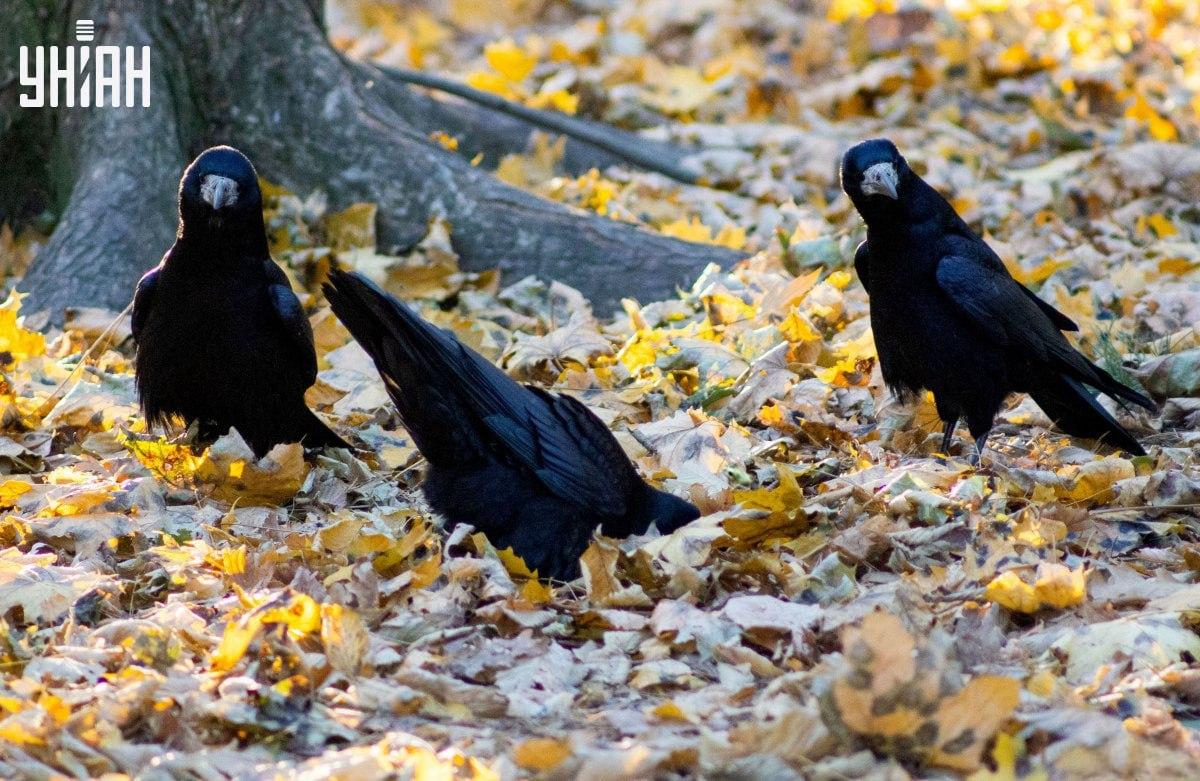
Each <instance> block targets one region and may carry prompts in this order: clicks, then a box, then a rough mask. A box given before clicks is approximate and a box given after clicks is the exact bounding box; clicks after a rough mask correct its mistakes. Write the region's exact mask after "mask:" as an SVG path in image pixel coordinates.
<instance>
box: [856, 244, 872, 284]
mask: <svg viewBox="0 0 1200 781" xmlns="http://www.w3.org/2000/svg"><path fill="white" fill-rule="evenodd" d="M854 270H855V271H857V272H858V281H859V282H861V283H862V286H863V290H866V291H867V293H868V295H869V294H870V292H871V250H870V248H869V247H868V246H867V242H865V241H864V242H863V243H862V244H859V245H858V249H857V250H855V251H854Z"/></svg>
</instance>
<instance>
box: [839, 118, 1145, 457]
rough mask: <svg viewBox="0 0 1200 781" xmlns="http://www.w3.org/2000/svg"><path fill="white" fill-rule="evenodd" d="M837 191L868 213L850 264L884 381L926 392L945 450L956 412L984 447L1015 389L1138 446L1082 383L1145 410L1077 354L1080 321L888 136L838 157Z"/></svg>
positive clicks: (1085, 433)
mask: <svg viewBox="0 0 1200 781" xmlns="http://www.w3.org/2000/svg"><path fill="white" fill-rule="evenodd" d="M841 173H842V189H843V190H845V191H846V194H847V195H849V196H850V199H851V200H852V201H853V202H854V206H855V207H856V208H857V209H858V212H859V214H861V215H862V218H863V220H864V221H866V223H867V240H866V241H864V242H863V243H862V244H861V245H859V247H858V251H857V253H856V254H855V258H854V265H855V268H856V269H857V271H858V276H859V279H860V280H861V281H862V284H863V287H865V288H866V290H867V294H868V295H869V297H870V300H871V328H872V331H873V332H874V335H875V348H876V351H877V352H878V354H879V363H880V368H881V369H882V370H883V379H884V381H885V382H887V384H888V386H889V387H890V388H891V389H892V391H893V392H894V393H896V394H897V395H898V396H900V397H904V396H910V395H912V394H915V393H918V392H920V391H921V390H924V389H928V390H930V391H932V392H933V397H934V401H935V403H936V405H937V411H938V415H939V417H941V419H942V420H943V421H944V422H945V430H944V432H943V437H942V452H947V451H948V449H949V446H950V440H951V437H952V435H953V433H954V427H955V425H956V424H957V422H958V419H959V418H960V417H965V418H966V419H967V426H968V428H969V429H970V431H971V436H972V437H974V438H975V445H976V458H978V455H979V454H982V452H983V448H984V446H985V443H986V441H987V435H988V432H989V431H990V429H991V428H992V420H993V418H994V417H995V415H996V413H997V412H998V411H999V410H1000V407H1001V405H1002V404H1003V402H1004V399H1005V397H1006V396H1007V395H1008V394H1009V393H1012V392H1014V391H1019V392H1021V391H1023V392H1026V393H1028V394H1029V395H1030V396H1032V397H1033V400H1034V401H1036V402H1037V403H1038V406H1040V407H1041V408H1042V409H1043V410H1044V411H1045V412H1046V414H1047V415H1048V416H1049V417H1050V418H1051V419H1052V420H1054V421H1055V422H1056V423H1057V424H1058V426H1059V427H1060V428H1061V429H1062V430H1063V431H1065V432H1067V433H1068V434H1071V435H1074V436H1079V437H1085V438H1089V439H1100V440H1103V441H1105V442H1107V443H1108V444H1110V445H1115V446H1117V447H1120V448H1123V449H1124V450H1126V451H1128V452H1130V453H1134V454H1137V455H1143V454H1144V452H1145V451H1144V450H1142V447H1141V445H1139V444H1138V442H1137V440H1136V439H1134V438H1133V436H1132V435H1130V434H1129V432H1127V431H1126V430H1125V429H1123V428H1121V426H1120V424H1118V423H1117V421H1116V420H1115V419H1114V418H1113V416H1112V415H1110V414H1109V413H1108V411H1107V410H1105V409H1104V407H1102V406H1101V405H1100V403H1099V402H1098V401H1097V400H1096V397H1095V396H1094V395H1093V394H1092V393H1091V392H1090V391H1089V390H1088V389H1087V387H1085V386H1090V387H1092V388H1095V389H1097V390H1099V391H1100V392H1102V393H1105V394H1107V395H1109V396H1111V397H1113V398H1114V399H1116V400H1118V401H1119V402H1122V403H1124V402H1129V403H1132V404H1137V405H1139V406H1142V407H1145V408H1146V409H1149V410H1154V409H1155V406H1154V403H1153V402H1152V401H1151V400H1150V399H1148V398H1146V397H1145V396H1144V395H1142V394H1141V393H1139V392H1137V391H1135V390H1133V389H1131V388H1128V387H1126V386H1125V385H1123V384H1121V383H1120V382H1118V381H1117V380H1115V379H1113V377H1112V376H1111V375H1109V374H1108V372H1106V371H1104V370H1103V369H1101V368H1100V367H1099V366H1096V365H1095V364H1093V363H1092V362H1091V361H1089V360H1088V359H1087V358H1085V357H1084V356H1083V355H1082V354H1080V353H1079V352H1078V351H1077V350H1075V348H1073V347H1072V346H1071V344H1070V343H1069V342H1068V341H1067V339H1066V337H1065V336H1063V334H1062V331H1075V330H1078V327H1077V326H1076V325H1075V323H1074V322H1072V321H1071V320H1070V318H1068V317H1067V316H1066V315H1064V314H1062V313H1061V312H1059V311H1058V310H1057V309H1055V308H1054V307H1052V306H1050V305H1049V304H1047V303H1046V302H1044V301H1042V300H1041V299H1040V298H1038V297H1037V296H1036V295H1034V294H1033V293H1032V292H1031V291H1030V290H1028V289H1027V288H1025V287H1024V286H1022V285H1021V284H1020V283H1018V282H1017V281H1016V280H1015V279H1013V278H1012V275H1010V274H1009V273H1008V270H1007V269H1006V268H1005V267H1004V264H1003V262H1001V260H1000V258H999V256H997V255H996V253H995V252H993V251H992V249H991V248H990V247H989V246H988V245H987V244H986V243H985V242H984V241H983V240H982V239H981V238H979V237H978V236H976V235H975V233H974V232H972V231H971V229H970V228H969V227H968V226H967V224H966V223H965V222H963V220H962V218H960V217H959V216H958V214H957V213H956V212H955V211H954V208H953V207H952V206H951V205H950V204H949V203H947V201H946V199H944V198H943V197H942V196H941V195H939V194H938V193H937V191H936V190H934V189H933V188H932V187H930V186H929V184H927V183H926V182H925V181H924V180H922V179H921V177H919V176H917V175H916V173H914V172H913V171H912V169H910V168H909V167H908V163H907V162H906V161H905V159H904V158H903V157H902V156H901V155H900V152H899V151H898V150H897V149H896V147H895V145H894V144H892V142H891V141H887V140H884V139H877V140H872V141H864V142H863V143H861V144H858V145H857V146H855V147H853V148H852V149H851V150H850V151H849V152H847V153H846V155H845V157H844V158H843V160H842V172H841Z"/></svg>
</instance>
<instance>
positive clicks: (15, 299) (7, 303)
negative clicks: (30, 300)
mask: <svg viewBox="0 0 1200 781" xmlns="http://www.w3.org/2000/svg"><path fill="white" fill-rule="evenodd" d="M23 298H25V296H24V295H23V294H21V293H18V292H17V291H16V290H12V291H10V292H9V294H8V298H6V299H4V303H3V304H0V356H3V355H4V354H5V353H7V354H8V355H9V356H11V360H9V361H3V363H10V362H12V361H23V360H25V359H26V358H33V357H36V356H38V355H42V354H44V353H45V352H46V337H44V336H43V335H42V334H41V333H40V332H38V331H30V330H29V329H27V328H25V325H24V322H25V321H24V320H23V319H22V318H21V316H20V315H21V299H23Z"/></svg>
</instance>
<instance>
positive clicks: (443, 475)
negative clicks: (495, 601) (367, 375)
mask: <svg viewBox="0 0 1200 781" xmlns="http://www.w3.org/2000/svg"><path fill="white" fill-rule="evenodd" d="M325 295H326V297H327V298H328V299H329V303H330V304H331V305H332V307H333V311H334V313H335V314H336V315H337V316H338V318H339V319H340V320H341V321H342V322H343V323H344V324H345V325H346V327H347V328H348V329H350V333H351V334H352V335H353V336H354V338H355V339H356V340H357V341H358V343H359V344H361V345H362V346H363V348H364V349H365V350H366V351H367V352H368V353H369V354H370V355H371V358H372V359H373V360H374V361H375V366H376V367H377V368H378V369H379V373H380V375H381V376H382V377H383V381H384V384H385V385H386V387H387V391H388V395H389V396H391V398H392V401H393V402H394V403H395V405H396V409H397V411H398V412H399V413H400V418H401V420H403V422H404V425H405V427H406V428H407V429H408V432H409V434H410V435H411V436H412V438H413V442H414V443H415V444H416V446H417V448H418V449H419V450H420V451H421V453H422V455H424V456H425V459H426V461H428V463H429V471H428V474H427V476H426V478H425V482H424V485H423V486H422V489H423V492H424V494H425V498H426V500H427V501H428V502H429V504H430V506H431V507H432V508H433V509H434V510H435V511H437V512H438V513H440V514H441V515H442V516H443V517H445V518H446V520H447V521H448V522H449V524H450V525H451V526H453V525H456V524H459V523H468V524H470V525H472V526H474V527H475V528H476V529H479V530H480V531H482V532H484V533H485V534H486V535H487V537H488V539H489V540H490V541H491V543H492V544H493V545H495V546H496V547H497V548H500V549H504V548H508V547H512V548H513V550H514V551H515V552H516V553H517V555H519V556H521V558H523V559H524V560H525V563H526V564H527V565H528V566H529V568H530V569H531V570H536V571H537V572H538V574H539V576H540V577H543V578H554V579H559V580H569V579H571V578H574V577H575V576H576V575H578V573H579V556H580V554H581V553H583V551H584V549H585V548H586V547H587V545H588V542H589V540H590V539H591V536H592V532H593V531H595V529H596V527H597V526H599V527H600V529H601V531H602V532H603V533H604V534H607V535H609V536H616V537H625V536H628V535H630V534H642V533H644V532H645V531H646V530H647V529H648V528H649V526H650V524H651V523H654V524H656V525H657V527H658V528H659V530H661V531H664V532H670V531H673V530H674V529H676V528H678V527H680V526H683V525H684V524H686V523H688V522H689V521H692V520H694V519H696V518H698V517H699V515H700V513H699V511H698V510H697V509H696V508H695V507H693V506H692V505H691V504H689V503H687V502H685V501H683V500H682V499H678V498H676V497H674V496H671V495H670V494H667V493H664V492H662V491H659V490H657V489H655V488H652V487H651V486H649V485H647V484H646V483H645V482H644V481H643V480H642V479H641V477H639V476H638V473H637V470H636V469H635V468H634V465H633V464H632V463H631V462H630V460H629V458H628V457H627V456H626V455H625V453H624V452H623V451H622V450H621V446H620V445H619V444H617V440H616V439H615V438H614V437H613V435H612V433H611V432H610V431H609V430H608V427H607V426H605V425H604V423H602V422H601V421H600V419H599V418H597V417H596V416H595V415H594V414H592V412H591V411H589V410H588V408H587V407H586V406H584V405H583V404H582V403H581V402H579V401H577V400H575V399H573V398H571V397H569V396H560V395H556V394H551V393H547V392H546V391H544V390H541V389H539V388H535V387H532V386H522V385H519V384H518V383H516V382H515V381H513V380H512V379H511V378H509V376H508V375H506V374H505V373H504V372H502V371H501V370H500V369H498V368H496V366H494V365H493V364H492V363H491V362H490V361H488V360H487V359H485V358H484V357H483V356H481V355H479V354H478V353H476V352H474V351H472V350H471V349H469V348H468V347H466V346H465V345H463V344H462V343H461V342H460V341H458V339H456V338H455V337H454V335H453V334H451V333H450V332H449V331H445V330H442V329H440V328H437V327H435V326H433V325H431V324H430V323H428V322H426V321H425V320H424V319H422V318H421V317H420V316H419V315H417V313H416V312H414V311H413V310H412V309H411V308H410V307H409V306H407V305H406V304H404V303H403V302H401V301H399V300H397V299H396V298H394V297H392V296H390V295H388V294H387V293H385V292H384V291H383V290H381V289H379V288H378V287H376V286H375V285H374V284H373V283H372V282H370V281H369V280H367V279H366V278H365V277H363V276H361V275H360V274H357V273H353V272H345V271H342V270H339V269H335V270H334V271H332V272H331V273H330V275H329V280H328V282H326V284H325Z"/></svg>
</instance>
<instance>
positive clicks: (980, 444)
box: [971, 429, 992, 466]
mask: <svg viewBox="0 0 1200 781" xmlns="http://www.w3.org/2000/svg"><path fill="white" fill-rule="evenodd" d="M991 431H992V430H991V429H988V430H987V431H985V432H983V433H982V434H980V435H979V436H977V437H975V455H974V456H973V457H972V458H971V463H972V464H974V465H975V466H979V462H980V460H981V459H982V458H983V451H984V449H985V448H986V447H987V438H988V434H990V433H991Z"/></svg>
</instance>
